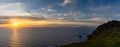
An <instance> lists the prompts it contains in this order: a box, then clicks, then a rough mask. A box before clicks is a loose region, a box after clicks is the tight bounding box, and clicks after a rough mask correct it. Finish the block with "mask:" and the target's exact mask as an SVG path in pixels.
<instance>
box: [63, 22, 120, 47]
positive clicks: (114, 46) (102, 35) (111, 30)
mask: <svg viewBox="0 0 120 47" xmlns="http://www.w3.org/2000/svg"><path fill="white" fill-rule="evenodd" d="M110 24H111V22H110V23H107V24H103V25H101V26H99V27H98V28H100V30H99V29H98V28H97V29H96V30H95V31H94V33H93V34H92V35H91V36H90V38H88V41H86V42H81V43H72V44H69V45H64V46H62V47H120V27H119V26H114V25H113V26H112V27H108V28H106V29H105V28H104V27H107V26H110ZM101 27H102V28H103V29H102V30H101Z"/></svg>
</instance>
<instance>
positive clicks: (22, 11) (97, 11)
mask: <svg viewBox="0 0 120 47" xmlns="http://www.w3.org/2000/svg"><path fill="white" fill-rule="evenodd" d="M119 4H120V0H0V16H29V15H30V14H29V13H28V12H31V13H32V14H34V16H39V17H41V16H42V17H45V18H47V19H60V20H61V19H62V20H71V21H83V22H84V21H86V22H98V23H99V22H105V21H108V20H113V19H114V20H120V6H119ZM27 11H28V12H27Z"/></svg>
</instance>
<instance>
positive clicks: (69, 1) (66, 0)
mask: <svg viewBox="0 0 120 47" xmlns="http://www.w3.org/2000/svg"><path fill="white" fill-rule="evenodd" d="M70 3H72V0H64V2H63V3H62V4H61V5H62V6H66V5H67V4H70Z"/></svg>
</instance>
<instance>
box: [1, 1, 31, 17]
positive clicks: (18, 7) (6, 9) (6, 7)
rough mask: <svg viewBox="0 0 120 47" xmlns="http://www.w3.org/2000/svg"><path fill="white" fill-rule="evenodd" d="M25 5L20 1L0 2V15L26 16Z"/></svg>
mask: <svg viewBox="0 0 120 47" xmlns="http://www.w3.org/2000/svg"><path fill="white" fill-rule="evenodd" d="M25 9H26V7H25V6H24V4H22V3H20V2H16V3H0V16H27V15H30V14H29V13H27V12H26V11H25Z"/></svg>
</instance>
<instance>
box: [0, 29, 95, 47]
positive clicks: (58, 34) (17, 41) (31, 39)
mask: <svg viewBox="0 0 120 47" xmlns="http://www.w3.org/2000/svg"><path fill="white" fill-rule="evenodd" d="M93 30H94V27H29V28H28V27H27V28H19V29H11V28H2V27H1V28H0V47H55V46H60V45H64V44H69V43H72V42H80V41H85V40H86V37H85V36H87V35H88V34H90V33H91V32H92V31H93ZM80 35H81V36H82V37H81V38H79V37H78V36H80Z"/></svg>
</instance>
